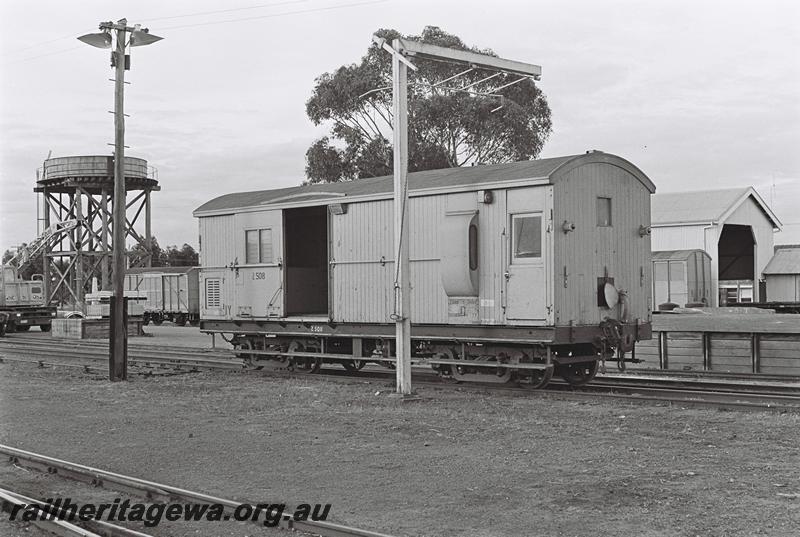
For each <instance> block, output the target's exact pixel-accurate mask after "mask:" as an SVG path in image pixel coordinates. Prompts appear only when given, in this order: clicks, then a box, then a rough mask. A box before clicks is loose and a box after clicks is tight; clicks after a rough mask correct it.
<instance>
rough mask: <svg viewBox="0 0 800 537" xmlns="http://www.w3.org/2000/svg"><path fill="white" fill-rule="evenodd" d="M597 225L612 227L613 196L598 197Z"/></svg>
mask: <svg viewBox="0 0 800 537" xmlns="http://www.w3.org/2000/svg"><path fill="white" fill-rule="evenodd" d="M597 227H611V198H597Z"/></svg>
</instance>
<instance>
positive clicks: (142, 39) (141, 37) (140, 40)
mask: <svg viewBox="0 0 800 537" xmlns="http://www.w3.org/2000/svg"><path fill="white" fill-rule="evenodd" d="M162 39H164V38H163V37H158V36H157V35H153V34H151V33H150V30H148V29H147V28H145V29H143V30H134V31H133V32H131V46H132V47H143V46H145V45H150V44H152V43H155V42H156V41H161V40H162Z"/></svg>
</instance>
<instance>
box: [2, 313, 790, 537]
mask: <svg viewBox="0 0 800 537" xmlns="http://www.w3.org/2000/svg"><path fill="white" fill-rule="evenodd" d="M159 328H160V329H164V328H166V327H159ZM181 330H184V329H181ZM185 330H194V329H191V328H185ZM187 334H188V332H187ZM156 337H158V336H156ZM164 337H168V336H164ZM173 344H174V343H173ZM390 392H391V387H390V385H389V384H387V383H386V382H382V381H359V380H330V379H323V378H319V377H317V378H314V377H305V378H274V377H269V376H262V375H254V374H242V373H227V372H213V373H199V374H191V375H188V374H187V375H183V376H175V377H160V378H140V377H134V378H132V380H131V381H130V382H127V383H116V384H110V383H108V382H106V381H105V380H103V379H102V377H99V376H91V375H86V374H83V373H77V372H73V371H70V370H64V369H52V370H39V369H36V368H34V367H32V366H28V365H22V364H0V442H2V443H5V444H10V445H13V446H15V447H19V448H22V449H28V450H32V451H36V452H40V453H44V454H48V455H51V456H56V457H59V458H63V459H66V460H71V461H74V462H79V463H84V464H89V465H92V466H97V467H100V468H104V469H109V470H113V471H116V472H120V473H125V474H130V475H134V476H137V477H141V478H145V479H150V480H154V481H160V482H164V483H167V484H172V485H176V486H180V487H184V488H189V489H193V490H198V491H203V492H206V493H209V494H214V495H217V496H222V497H228V498H232V499H238V500H243V501H245V500H249V501H259V502H264V501H270V502H276V501H282V502H287V503H290V504H292V503H299V502H305V503H331V504H333V508H332V510H331V516H330V519H331V520H334V521H336V522H340V523H345V524H352V525H356V526H360V527H365V528H368V529H373V530H376V531H382V532H386V533H390V534H395V535H431V536H456V535H470V536H476V537H481V536H516V535H565V536H567V535H569V536H593V537H595V536H600V537H602V536H609V537H611V536H614V537H616V536H618V535H621V534H626V533H627V534H630V535H637V536H638V535H644V536H661V535H670V536H672V535H686V536H695V535H703V536H706V535H708V536H717V535H719V536H728V535H786V536H789V535H792V536H794V535H797V528H799V527H800V504H799V503H798V502H800V448H799V447H798V446H800V416H798V415H796V414H778V413H744V412H723V411H714V410H700V409H681V408H677V407H668V406H652V405H651V406H640V405H634V404H631V403H624V402H614V401H605V400H604V401H598V402H596V403H579V402H572V401H560V400H558V399H557V398H556V397H551V396H541V395H540V396H536V397H515V396H511V395H505V394H499V393H488V392H487V393H481V392H474V391H463V392H462V391H459V390H458V389H454V388H452V387H450V388H445V387H443V388H428V387H426V388H424V389H423V390H422V391H421V392H420V395H421V396H422V399H421V400H420V401H417V402H413V403H402V402H400V401H398V400H397V399H396V398H394V397H391V396H390ZM19 472H20V470H18V469H15V468H12V467H6V468H5V469H4V470H3V471H2V473H0V480H1V481H3V482H6V483H8V481H11V482H14V481H16V482H19V483H26V482H27V481H26V480H27V479H29V478H28V477H24V476H25V474H21V473H19ZM12 484H13V483H12ZM28 486H33V488H34V489H36V490H35V491H34V492H35V493H39V494H44V493H48V492H50V493H53V494H55V493H57V490H54V488H56V487H58V486H60V485H56V484H53V485H50V484H49V483H48V482H45V481H40V482H39V483H38V484H37V485H35V486H34V485H32V484H31V483H29V482H28ZM51 487H52V488H51ZM8 526H9V523H8V522H5V523H4V525H3V526H0V532H2V531H3V530H4V528H5V527H8ZM21 531H22V530H21ZM239 531H241V532H242V533H237V532H239ZM248 531H250V530H249V529H247V530H246V529H237V528H234V529H232V530H229V529H225V530H224V531H223V530H222V528H219V527H217V526H216V525H215V524H213V523H207V525H206V526H202V527H200V528H199V529H198V528H197V527H192V529H191V531H189V528H186V532H183V531H181V532H179V533H180V534H181V535H183V534H189V533H191V534H193V535H221V534H223V533H224V534H225V535H229V534H230V535H236V534H241V535H249V534H252V533H247V532H248ZM177 533H178V532H176V534H177ZM20 534H24V535H29V534H32V533H28V532H23V533H20ZM33 534H34V535H35V533H33ZM166 534H172V533H171V532H169V531H168V532H167V533H166Z"/></svg>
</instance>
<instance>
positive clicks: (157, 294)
mask: <svg viewBox="0 0 800 537" xmlns="http://www.w3.org/2000/svg"><path fill="white" fill-rule="evenodd" d="M199 274H200V271H199V268H198V267H152V268H133V269H128V271H127V272H126V273H125V290H126V291H138V292H139V293H140V294H143V295H144V296H146V300H145V305H144V314H143V317H142V321H143V323H144V324H145V325H146V324H148V323H149V322H150V321H152V322H153V324H156V325H159V324H161V323H162V322H164V321H172V322H173V323H175V324H176V325H179V326H184V325H185V324H186V323H187V322H189V323H190V324H191V325H192V326H196V325H197V324H198V323H199V321H200V289H199V287H198V281H199Z"/></svg>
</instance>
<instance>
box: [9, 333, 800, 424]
mask: <svg viewBox="0 0 800 537" xmlns="http://www.w3.org/2000/svg"><path fill="white" fill-rule="evenodd" d="M48 339H49V338H48ZM54 356H58V357H59V358H61V360H60V361H54V359H53V357H54ZM107 359H108V347H107V344H106V343H105V342H102V341H86V340H82V341H74V340H55V341H54V340H50V339H49V340H47V341H44V340H42V338H41V337H38V338H37V337H30V336H28V337H25V336H13V337H11V338H6V339H5V340H2V341H0V360H6V361H22V362H32V363H37V364H38V365H40V366H46V365H56V366H66V367H79V368H83V369H85V370H87V371H88V370H92V369H95V370H99V371H104V370H105V368H106V367H107V365H106V364H105V362H106V361H107ZM129 360H130V363H131V364H132V365H137V366H151V367H152V366H158V367H173V368H179V369H190V370H201V369H209V370H215V369H216V370H218V369H225V370H238V371H241V370H245V368H246V364H245V361H244V360H242V359H241V358H237V357H236V355H235V354H234V353H233V352H232V351H220V350H213V349H186V348H183V347H166V346H155V345H146V344H135V345H131V346H130V347H129ZM86 361H89V363H86ZM642 373H643V372H641V371H637V372H635V373H634V372H629V373H623V374H611V375H599V376H598V377H597V378H595V379H594V380H593V381H592V382H591V383H590V384H589V385H587V386H584V387H581V388H574V387H572V386H569V385H568V384H566V383H564V382H560V381H559V380H558V379H555V380H553V381H552V382H551V383H550V384H549V385H548V387H547V388H545V389H542V390H530V389H525V388H519V387H514V386H510V385H508V384H483V383H458V384H457V385H458V386H459V387H460V388H467V389H477V390H484V391H485V390H490V391H504V392H511V393H516V392H518V393H520V394H548V395H551V396H558V397H560V398H567V399H576V400H586V399H591V398H595V399H596V398H598V397H605V398H614V399H624V400H630V401H642V402H644V401H654V402H669V403H673V404H680V405H684V406H710V407H717V408H735V409H744V410H786V411H800V381H798V379H794V378H789V379H785V378H783V379H780V380H779V379H778V378H769V379H765V378H764V377H761V376H758V377H756V376H750V377H747V376H744V375H741V374H738V375H731V376H723V375H720V374H713V375H700V374H699V373H697V372H692V373H691V374H686V373H683V372H680V371H666V372H663V371H659V372H657V373H654V374H652V375H650V374H648V375H643V374H642ZM260 374H273V375H275V374H286V375H291V374H292V373H289V372H276V371H269V372H263V373H260ZM393 375H394V372H393V371H392V370H390V369H386V368H381V367H378V366H374V367H367V368H366V369H364V370H362V371H360V372H357V373H351V372H347V371H345V370H344V369H341V370H339V369H335V368H330V369H328V368H326V369H323V373H322V376H324V377H325V378H330V379H343V378H359V379H368V378H372V379H377V380H390V379H391V378H392V376H393ZM414 375H415V383H416V384H417V385H427V386H435V387H443V386H447V385H452V384H455V382H454V381H452V380H450V381H448V380H447V379H442V378H440V377H438V376H437V374H436V373H434V372H433V371H432V370H431V369H430V368H428V367H415V370H414Z"/></svg>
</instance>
